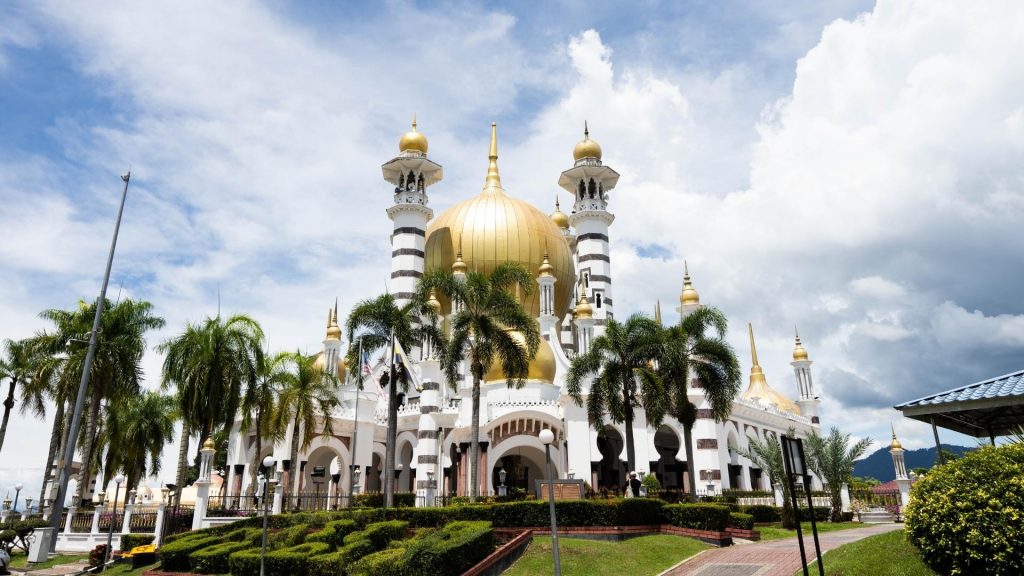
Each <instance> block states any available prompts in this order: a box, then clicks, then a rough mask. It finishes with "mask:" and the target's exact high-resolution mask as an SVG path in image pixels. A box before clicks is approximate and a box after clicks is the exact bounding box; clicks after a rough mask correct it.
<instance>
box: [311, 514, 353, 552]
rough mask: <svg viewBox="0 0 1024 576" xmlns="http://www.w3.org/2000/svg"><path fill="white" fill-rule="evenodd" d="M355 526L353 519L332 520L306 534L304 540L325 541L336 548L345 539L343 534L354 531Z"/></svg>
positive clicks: (346, 534)
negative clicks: (315, 530)
mask: <svg viewBox="0 0 1024 576" xmlns="http://www.w3.org/2000/svg"><path fill="white" fill-rule="evenodd" d="M356 528H357V526H356V523H355V521H354V520H348V519H345V520H333V521H331V522H328V523H327V525H326V526H324V527H323V528H322V529H320V530H318V531H317V532H313V533H312V534H310V535H308V536H306V542H326V543H328V544H330V545H331V548H332V549H334V548H338V547H340V546H341V545H342V542H343V541H344V540H345V536H348V535H349V534H351V533H352V532H355V531H356Z"/></svg>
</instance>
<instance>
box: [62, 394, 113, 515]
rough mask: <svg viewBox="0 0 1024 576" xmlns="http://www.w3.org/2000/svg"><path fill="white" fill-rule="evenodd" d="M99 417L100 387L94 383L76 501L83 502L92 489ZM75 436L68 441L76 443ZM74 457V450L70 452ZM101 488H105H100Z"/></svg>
mask: <svg viewBox="0 0 1024 576" xmlns="http://www.w3.org/2000/svg"><path fill="white" fill-rule="evenodd" d="M99 417H100V387H99V385H96V384H94V388H93V393H92V397H91V398H90V399H89V421H88V423H87V424H86V426H85V446H83V447H82V471H81V472H80V473H79V474H78V478H79V480H80V481H79V483H78V501H79V502H84V501H85V495H86V494H87V493H88V492H91V491H92V488H93V486H91V484H92V482H91V481H90V480H91V476H92V464H93V463H92V461H93V456H94V455H93V451H94V448H95V446H96V428H97V427H98V426H99ZM77 440H78V439H77V438H69V439H68V441H69V442H72V443H76V441H77ZM72 458H74V452H72ZM102 489H105V487H104V488H102Z"/></svg>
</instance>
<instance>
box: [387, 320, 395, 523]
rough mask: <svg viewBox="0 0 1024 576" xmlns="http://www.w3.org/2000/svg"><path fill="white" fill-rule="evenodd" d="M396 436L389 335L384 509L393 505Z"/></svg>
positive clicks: (393, 344)
mask: <svg viewBox="0 0 1024 576" xmlns="http://www.w3.org/2000/svg"><path fill="white" fill-rule="evenodd" d="M397 436H398V379H397V378H396V377H395V336H394V334H392V335H391V371H390V372H389V378H388V441H387V444H386V445H385V447H384V507H385V508H391V507H392V506H394V505H395V442H397Z"/></svg>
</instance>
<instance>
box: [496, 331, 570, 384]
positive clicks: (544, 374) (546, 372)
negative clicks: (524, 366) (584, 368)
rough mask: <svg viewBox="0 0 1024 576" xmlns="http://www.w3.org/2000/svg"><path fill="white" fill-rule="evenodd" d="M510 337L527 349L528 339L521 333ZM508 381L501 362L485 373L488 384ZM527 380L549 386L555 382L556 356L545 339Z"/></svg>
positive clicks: (538, 350) (531, 363) (541, 341)
mask: <svg viewBox="0 0 1024 576" xmlns="http://www.w3.org/2000/svg"><path fill="white" fill-rule="evenodd" d="M510 335H511V336H512V338H514V339H515V340H516V342H518V343H519V345H520V346H522V347H523V348H525V347H526V338H524V337H523V334H522V333H521V332H510ZM506 379H507V378H505V373H504V372H502V370H501V361H499V360H495V361H494V362H493V363H492V364H491V367H490V368H488V369H487V372H486V373H484V382H486V383H490V382H501V381H504V380H506ZM526 379H527V380H539V381H541V382H546V383H548V384H551V383H554V381H555V354H554V352H552V351H551V345H550V344H548V341H547V340H545V339H543V338H541V339H540V345H539V346H537V354H535V355H534V357H533V360H530V369H529V370H528V371H527V374H526Z"/></svg>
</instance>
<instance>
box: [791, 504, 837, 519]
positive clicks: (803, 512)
mask: <svg viewBox="0 0 1024 576" xmlns="http://www.w3.org/2000/svg"><path fill="white" fill-rule="evenodd" d="M796 513H797V514H796V516H797V518H799V519H800V520H801V521H804V522H810V521H811V512H810V511H809V510H808V509H806V508H801V509H799V510H797V511H796ZM831 518H832V508H830V507H828V506H815V507H814V521H815V522H828V521H829V520H830V519H831Z"/></svg>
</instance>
